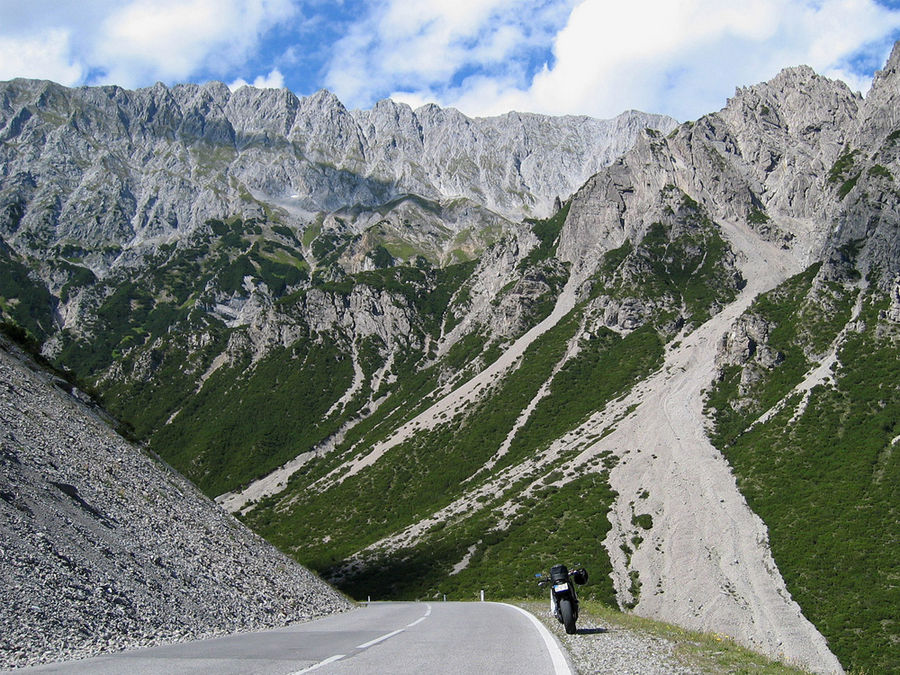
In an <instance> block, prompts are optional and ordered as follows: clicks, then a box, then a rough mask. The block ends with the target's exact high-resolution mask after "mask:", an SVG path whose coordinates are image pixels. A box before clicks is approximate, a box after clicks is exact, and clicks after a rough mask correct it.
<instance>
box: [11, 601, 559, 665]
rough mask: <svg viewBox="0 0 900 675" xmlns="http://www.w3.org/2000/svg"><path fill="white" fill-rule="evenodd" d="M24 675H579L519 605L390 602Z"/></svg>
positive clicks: (545, 632) (76, 662)
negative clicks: (472, 674)
mask: <svg viewBox="0 0 900 675" xmlns="http://www.w3.org/2000/svg"><path fill="white" fill-rule="evenodd" d="M16 672H17V673H73V674H74V673H90V674H91V675H94V674H98V675H102V674H103V673H128V675H144V674H149V673H216V674H217V675H226V674H228V673H235V674H241V675H244V674H246V673H256V674H259V675H299V674H300V673H311V672H314V673H316V675H328V674H329V673H391V674H393V673H397V674H402V673H417V674H418V673H454V674H464V673H479V674H480V673H511V674H512V673H515V674H516V675H518V674H520V673H529V674H534V675H542V674H544V673H546V674H547V675H562V674H564V673H565V674H566V675H569V674H570V673H571V670H570V667H569V665H568V663H567V661H566V659H565V657H564V656H563V653H562V651H561V650H560V647H559V645H558V643H557V642H556V640H555V639H554V638H553V637H552V636H551V635H550V633H549V631H547V629H546V628H544V627H543V626H542V625H541V624H540V622H538V621H537V619H535V618H534V617H533V616H531V615H530V614H528V613H527V612H525V611H524V610H521V609H519V608H517V607H513V606H511V605H505V604H501V603H493V602H433V603H418V602H408V603H399V602H398V603H394V602H390V603H373V604H371V605H368V606H365V607H360V608H358V609H355V610H353V611H351V612H347V613H344V614H337V615H334V616H330V617H327V618H324V619H319V620H317V621H311V622H309V623H302V624H296V625H293V626H289V627H287V628H280V629H276V630H268V631H263V632H259V633H239V634H235V635H228V636H224V637H220V638H213V639H209V640H199V641H196V642H186V643H182V644H177V645H167V646H162V647H153V648H149V649H141V650H137V651H132V652H123V653H120V654H110V655H106V656H99V657H95V658H92V659H86V660H83V661H69V662H66V663H58V664H50V665H45V666H39V667H36V668H26V669H23V670H18V671H16Z"/></svg>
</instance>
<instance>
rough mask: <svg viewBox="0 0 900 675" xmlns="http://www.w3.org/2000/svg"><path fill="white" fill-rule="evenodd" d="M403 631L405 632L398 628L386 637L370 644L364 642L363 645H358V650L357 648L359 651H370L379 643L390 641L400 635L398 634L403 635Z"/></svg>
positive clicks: (369, 642)
mask: <svg viewBox="0 0 900 675" xmlns="http://www.w3.org/2000/svg"><path fill="white" fill-rule="evenodd" d="M403 630H404V629H403V628H398V629H397V630H395V631H391V632H390V633H387V634H385V635H382V636H381V637H377V638H375V639H374V640H369V641H368V642H364V643H363V644H361V645H357V646H356V648H357V649H368V648H369V647H371V646H372V645H377V644H378V643H379V642H384V641H385V640H387V639H389V638H392V637H394V636H395V635H398V634H400V633H402V632H403Z"/></svg>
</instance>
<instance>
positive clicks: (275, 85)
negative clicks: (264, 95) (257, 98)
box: [228, 68, 284, 91]
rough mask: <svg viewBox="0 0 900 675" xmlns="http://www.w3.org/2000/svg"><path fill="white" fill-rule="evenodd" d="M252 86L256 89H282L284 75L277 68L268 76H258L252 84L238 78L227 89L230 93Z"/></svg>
mask: <svg viewBox="0 0 900 675" xmlns="http://www.w3.org/2000/svg"><path fill="white" fill-rule="evenodd" d="M246 86H253V87H256V88H257V89H281V88H282V87H284V75H282V74H281V71H280V70H278V68H275V69H273V70H272V72H271V73H269V74H268V75H260V76H259V77H257V78H256V79H255V80H253V83H252V84H250V83H249V82H247V80H245V79H244V78H242V77H239V78H238V79H236V80H235V81H234V82H232V83H231V84H229V85H228V88H229V89H231V91H235V90H237V89H240V88H241V87H246Z"/></svg>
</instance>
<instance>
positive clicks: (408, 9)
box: [0, 0, 900, 120]
mask: <svg viewBox="0 0 900 675" xmlns="http://www.w3.org/2000/svg"><path fill="white" fill-rule="evenodd" d="M898 39H900V0H739V1H733V0H630V1H629V2H622V1H621V0H617V1H612V0H531V1H523V0H331V1H328V0H74V1H71V2H70V1H69V0H0V80H7V79H12V78H14V77H32V78H45V79H49V80H54V81H56V82H60V83H61V84H65V85H68V86H75V85H83V84H88V85H93V84H118V85H120V86H123V87H126V88H137V87H143V86H150V85H152V84H154V83H155V82H157V81H161V82H164V83H166V84H169V85H172V84H177V83H179V82H198V83H202V82H206V81H209V80H222V81H224V82H225V83H227V84H228V85H230V86H232V87H238V86H241V85H243V84H250V85H253V86H261V87H287V88H289V89H291V90H292V91H294V92H295V93H296V94H298V95H309V94H312V93H314V92H315V91H317V90H319V89H323V88H325V89H329V90H331V91H333V92H334V93H335V94H337V96H338V97H339V98H340V99H341V100H342V101H343V102H344V104H345V105H346V106H347V107H349V108H369V107H371V106H372V105H373V104H374V103H375V102H376V101H377V100H379V99H381V98H386V97H392V98H395V99H397V100H401V101H405V102H407V103H409V104H411V105H413V107H416V106H418V105H421V104H424V103H426V102H434V103H437V104H439V105H442V106H454V107H457V108H459V109H460V110H462V111H463V112H465V113H466V114H469V115H492V114H500V113H503V112H507V111H509V110H519V111H529V112H542V113H548V114H585V115H593V116H595V117H612V116H614V115H616V114H618V113H619V112H622V111H623V110H628V109H639V110H645V111H648V112H663V113H667V114H670V115H672V116H674V117H676V118H677V119H679V120H687V119H695V118H697V117H699V116H700V115H702V114H704V113H706V112H711V111H713V110H718V109H719V108H721V107H722V106H723V105H725V102H726V99H727V98H728V97H729V96H730V95H732V94H733V93H734V89H735V87H736V86H745V85H750V84H755V83H756V82H760V81H764V80H767V79H769V78H771V77H773V76H774V75H776V74H777V73H778V71H779V70H781V69H782V68H784V67H787V66H792V65H798V64H807V65H810V66H812V67H813V68H815V69H816V70H817V71H818V72H819V73H821V74H823V75H827V76H829V77H833V78H840V79H843V80H844V81H845V82H847V84H848V85H849V86H850V87H851V88H852V89H854V90H857V91H861V92H862V93H865V92H866V91H867V90H868V87H869V85H870V83H871V78H872V75H873V72H874V71H875V70H876V69H877V68H879V67H881V66H882V65H883V63H884V61H885V59H886V58H887V56H888V54H889V53H890V49H891V47H892V45H893V44H894V42H895V41H896V40H898Z"/></svg>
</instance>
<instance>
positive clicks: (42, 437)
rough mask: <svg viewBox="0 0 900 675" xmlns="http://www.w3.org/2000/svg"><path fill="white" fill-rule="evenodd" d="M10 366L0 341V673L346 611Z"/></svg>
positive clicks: (318, 585) (89, 413)
mask: <svg viewBox="0 0 900 675" xmlns="http://www.w3.org/2000/svg"><path fill="white" fill-rule="evenodd" d="M20 357H21V354H20V353H18V352H17V350H16V349H15V348H14V347H10V345H9V344H8V343H6V342H5V340H3V341H0V542H2V543H0V560H2V565H0V668H11V667H17V666H24V665H32V664H36V663H42V662H48V661H57V660H65V659H70V658H81V657H86V656H89V655H94V654H98V653H101V652H104V651H116V650H121V649H126V648H134V647H139V646H148V645H152V644H159V643H163V642H172V641H179V640H187V639H194V638H198V637H205V636H210V635H215V634H220V633H225V632H234V631H240V630H253V629H258V628H265V627H272V626H281V625H285V624H288V623H291V622H294V621H301V620H308V619H311V618H313V617H316V616H321V615H324V614H329V613H332V612H336V611H341V610H345V609H348V608H349V607H350V603H349V602H348V601H347V600H346V599H345V598H344V597H342V596H341V595H340V594H338V593H337V592H336V591H334V590H333V589H331V588H330V587H328V586H327V585H326V584H324V583H323V582H322V581H320V580H319V579H318V578H316V577H315V576H314V575H313V574H311V573H310V572H309V571H308V570H306V569H304V568H303V567H301V566H299V565H298V564H296V563H295V562H293V561H292V560H290V559H289V558H287V557H286V556H284V555H282V554H281V553H280V552H278V551H277V550H276V549H274V548H273V547H272V546H270V545H269V544H267V543H266V542H264V541H263V540H262V539H260V538H259V537H258V536H256V535H255V534H253V533H251V532H250V531H249V530H248V529H247V528H245V527H244V526H243V525H241V524H240V523H239V522H238V521H236V520H235V519H234V518H232V517H231V516H229V515H228V514H226V513H225V512H224V511H222V510H221V509H220V508H219V507H217V506H216V505H215V504H214V503H213V502H212V501H210V500H209V499H207V498H206V497H205V496H203V495H202V494H201V493H200V492H199V491H198V490H196V488H194V487H193V485H191V484H190V483H189V482H188V481H186V480H185V479H183V478H182V477H181V476H179V475H177V474H176V473H174V472H173V471H171V470H167V469H165V468H164V467H163V466H162V465H161V464H160V463H158V462H156V461H154V460H152V459H150V458H149V457H147V456H146V455H144V454H142V453H141V452H140V450H139V449H138V448H136V447H135V446H134V445H132V444H130V443H128V442H126V441H124V440H123V439H122V438H121V437H120V436H118V435H117V434H116V433H115V432H113V431H112V430H111V429H110V427H109V426H108V425H107V423H106V422H105V421H104V420H103V419H102V418H101V417H100V416H99V415H98V414H97V412H96V411H93V410H92V409H91V408H89V407H88V406H87V405H85V404H84V403H82V402H81V401H79V400H77V399H76V398H75V397H73V396H71V395H69V394H67V393H66V392H65V391H63V390H62V388H61V387H60V386H59V385H61V384H63V383H61V382H59V381H56V380H54V379H53V378H51V377H50V376H48V375H47V374H45V373H43V372H41V371H38V370H37V369H36V368H34V367H32V366H30V365H28V362H27V361H23V360H21V359H20ZM54 385H56V386H54Z"/></svg>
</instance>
